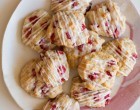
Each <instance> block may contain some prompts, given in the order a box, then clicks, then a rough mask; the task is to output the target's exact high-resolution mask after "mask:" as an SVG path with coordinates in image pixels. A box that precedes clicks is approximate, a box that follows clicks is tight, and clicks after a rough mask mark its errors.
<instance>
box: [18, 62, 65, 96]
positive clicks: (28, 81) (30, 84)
mask: <svg viewBox="0 0 140 110" xmlns="http://www.w3.org/2000/svg"><path fill="white" fill-rule="evenodd" d="M38 62H39V60H32V61H30V62H28V63H27V64H26V65H25V66H24V68H23V69H22V71H21V74H20V85H21V87H22V88H23V89H24V90H25V91H26V92H27V93H29V94H30V95H32V96H34V97H38V98H47V97H49V98H55V97H56V96H57V95H59V94H60V93H62V91H63V90H62V86H61V85H60V86H57V87H51V86H49V85H47V84H46V83H45V82H44V81H43V80H42V79H41V78H39V77H38V74H40V72H39V71H38V70H37V69H36V65H37V63H38Z"/></svg>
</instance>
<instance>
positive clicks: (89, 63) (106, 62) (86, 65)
mask: <svg viewBox="0 0 140 110" xmlns="http://www.w3.org/2000/svg"><path fill="white" fill-rule="evenodd" d="M118 69H119V67H118V65H117V60H116V59H115V58H114V57H113V56H112V55H110V54H108V53H104V52H102V51H98V52H95V53H91V54H88V55H86V56H84V57H83V58H82V60H81V62H80V64H79V66H78V72H79V75H80V77H81V78H82V79H83V80H85V81H94V82H96V83H98V84H101V85H102V86H104V87H107V88H112V87H113V85H114V82H115V76H116V73H117V71H118Z"/></svg>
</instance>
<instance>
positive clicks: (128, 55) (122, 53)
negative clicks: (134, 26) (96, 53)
mask: <svg viewBox="0 0 140 110" xmlns="http://www.w3.org/2000/svg"><path fill="white" fill-rule="evenodd" d="M102 50H103V51H104V52H106V53H109V54H110V55H113V56H114V58H115V59H117V61H118V65H119V71H118V75H120V74H122V75H124V76H128V75H129V74H130V73H131V71H132V70H133V68H134V65H135V64H136V59H137V57H138V54H137V51H136V46H135V44H134V42H133V41H132V40H130V39H129V38H121V39H117V40H113V41H112V42H109V43H107V44H105V45H104V46H103V49H102Z"/></svg>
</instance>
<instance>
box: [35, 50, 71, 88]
mask: <svg viewBox="0 0 140 110" xmlns="http://www.w3.org/2000/svg"><path fill="white" fill-rule="evenodd" d="M41 59H42V60H41V61H40V62H39V63H38V65H37V69H38V70H39V69H40V74H39V75H40V77H42V79H43V80H44V81H45V83H46V84H49V85H51V86H52V87H56V86H59V85H62V84H63V83H64V82H65V81H67V80H68V79H69V65H68V62H67V57H66V55H65V53H64V52H63V51H51V50H48V51H47V52H46V53H45V54H42V55H41Z"/></svg>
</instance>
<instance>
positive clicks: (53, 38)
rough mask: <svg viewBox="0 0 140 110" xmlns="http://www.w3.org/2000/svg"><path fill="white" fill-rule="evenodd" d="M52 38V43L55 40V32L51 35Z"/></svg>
mask: <svg viewBox="0 0 140 110" xmlns="http://www.w3.org/2000/svg"><path fill="white" fill-rule="evenodd" d="M50 39H51V42H52V43H54V42H55V34H54V33H53V34H52V35H51V37H50Z"/></svg>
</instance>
